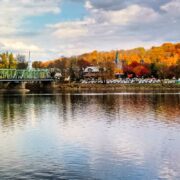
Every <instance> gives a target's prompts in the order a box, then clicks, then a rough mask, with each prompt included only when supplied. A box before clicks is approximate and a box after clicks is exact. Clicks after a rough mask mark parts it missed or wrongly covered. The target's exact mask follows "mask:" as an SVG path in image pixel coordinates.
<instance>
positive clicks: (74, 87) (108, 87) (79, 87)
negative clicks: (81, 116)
mask: <svg viewBox="0 0 180 180" xmlns="http://www.w3.org/2000/svg"><path fill="white" fill-rule="evenodd" d="M55 89H56V90H60V91H90V92H91V91H110V92H112V91H115V92H117V91H138V90H139V91H164V90H167V91H174V90H176V91H177V90H179V91H180V84H80V83H71V84H58V85H56V87H55Z"/></svg>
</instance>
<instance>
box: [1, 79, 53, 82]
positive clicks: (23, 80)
mask: <svg viewBox="0 0 180 180" xmlns="http://www.w3.org/2000/svg"><path fill="white" fill-rule="evenodd" d="M52 81H54V79H0V82H52Z"/></svg>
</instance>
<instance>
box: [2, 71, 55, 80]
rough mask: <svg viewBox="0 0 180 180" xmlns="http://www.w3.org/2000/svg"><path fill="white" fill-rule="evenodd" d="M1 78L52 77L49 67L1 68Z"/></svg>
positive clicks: (33, 78)
mask: <svg viewBox="0 0 180 180" xmlns="http://www.w3.org/2000/svg"><path fill="white" fill-rule="evenodd" d="M0 79H1V80H4V79H9V80H16V79H21V80H26V79H27V80H29V79H32V80H36V79H52V77H51V75H50V72H49V70H48V69H23V70H20V69H0Z"/></svg>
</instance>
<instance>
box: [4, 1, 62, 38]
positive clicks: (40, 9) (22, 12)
mask: <svg viewBox="0 0 180 180" xmlns="http://www.w3.org/2000/svg"><path fill="white" fill-rule="evenodd" d="M60 1H61V0H52V1H49V0H38V1H36V0H13V1H11V0H1V1H0V4H1V5H0V17H1V18H0V27H1V28H0V36H3V35H8V34H10V35H12V34H13V33H15V32H16V31H18V30H20V28H21V29H22V24H23V20H24V19H25V18H26V17H30V16H37V15H41V14H44V13H59V12H60V8H59V6H58V4H59V3H60Z"/></svg>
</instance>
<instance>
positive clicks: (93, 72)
mask: <svg viewBox="0 0 180 180" xmlns="http://www.w3.org/2000/svg"><path fill="white" fill-rule="evenodd" d="M100 76H101V73H100V68H99V67H97V66H89V67H87V68H85V69H84V71H83V77H84V78H85V79H98V78H99V77H100Z"/></svg>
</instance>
